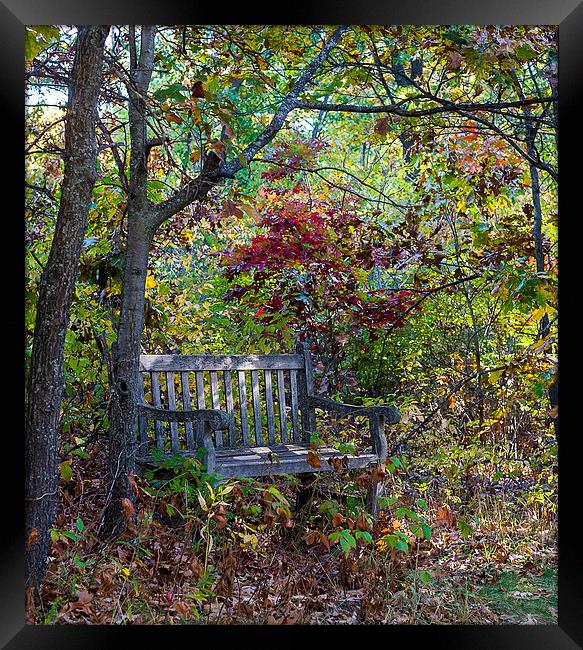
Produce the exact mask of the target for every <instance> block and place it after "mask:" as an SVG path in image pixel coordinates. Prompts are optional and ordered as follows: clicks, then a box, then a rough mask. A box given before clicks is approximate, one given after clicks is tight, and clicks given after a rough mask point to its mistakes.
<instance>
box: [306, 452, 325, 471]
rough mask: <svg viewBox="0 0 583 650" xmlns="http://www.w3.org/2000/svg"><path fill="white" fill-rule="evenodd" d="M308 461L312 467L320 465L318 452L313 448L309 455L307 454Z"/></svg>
mask: <svg viewBox="0 0 583 650" xmlns="http://www.w3.org/2000/svg"><path fill="white" fill-rule="evenodd" d="M306 462H307V463H308V465H309V466H310V467H320V464H321V463H320V459H319V458H318V454H316V452H315V451H314V450H313V449H310V451H309V452H308V455H307V456H306Z"/></svg>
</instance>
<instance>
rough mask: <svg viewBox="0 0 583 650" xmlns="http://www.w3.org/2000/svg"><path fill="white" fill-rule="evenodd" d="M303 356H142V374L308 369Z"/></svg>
mask: <svg viewBox="0 0 583 650" xmlns="http://www.w3.org/2000/svg"><path fill="white" fill-rule="evenodd" d="M304 363H305V362H304V357H303V355H300V354H236V355H234V354H233V355H223V354H192V355H184V354H142V355H141V356H140V370H142V371H164V372H166V371H170V370H174V371H187V370H190V371H197V370H269V369H278V368H281V369H285V370H289V369H291V368H295V369H299V368H303V367H304Z"/></svg>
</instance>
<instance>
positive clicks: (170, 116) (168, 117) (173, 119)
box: [164, 111, 184, 124]
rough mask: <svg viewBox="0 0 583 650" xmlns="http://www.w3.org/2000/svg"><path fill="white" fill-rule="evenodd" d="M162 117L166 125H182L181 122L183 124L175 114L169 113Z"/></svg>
mask: <svg viewBox="0 0 583 650" xmlns="http://www.w3.org/2000/svg"><path fill="white" fill-rule="evenodd" d="M164 117H165V118H166V121H167V122H168V124H172V123H174V124H182V122H184V120H183V119H182V118H181V117H180V115H176V113H172V112H171V111H168V112H167V113H165V114H164Z"/></svg>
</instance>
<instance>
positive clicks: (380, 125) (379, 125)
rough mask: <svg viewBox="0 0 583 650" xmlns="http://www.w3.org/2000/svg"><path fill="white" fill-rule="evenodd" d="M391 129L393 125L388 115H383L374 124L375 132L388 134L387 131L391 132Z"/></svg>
mask: <svg viewBox="0 0 583 650" xmlns="http://www.w3.org/2000/svg"><path fill="white" fill-rule="evenodd" d="M390 130H391V126H390V123H389V118H388V117H381V118H379V119H378V120H377V121H376V122H375V125H374V132H375V133H378V134H379V135H387V133H389V131H390Z"/></svg>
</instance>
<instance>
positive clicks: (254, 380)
mask: <svg viewBox="0 0 583 650" xmlns="http://www.w3.org/2000/svg"><path fill="white" fill-rule="evenodd" d="M251 391H252V393H253V417H254V420H255V441H256V442H257V444H258V445H262V444H263V431H262V427H261V402H260V401H259V377H258V375H257V370H252V371H251Z"/></svg>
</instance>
